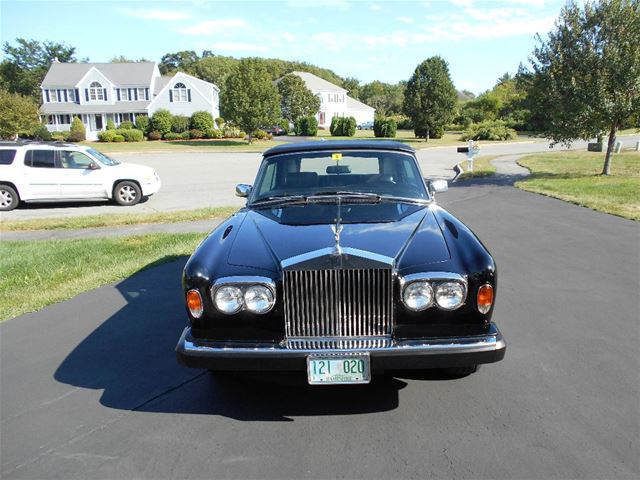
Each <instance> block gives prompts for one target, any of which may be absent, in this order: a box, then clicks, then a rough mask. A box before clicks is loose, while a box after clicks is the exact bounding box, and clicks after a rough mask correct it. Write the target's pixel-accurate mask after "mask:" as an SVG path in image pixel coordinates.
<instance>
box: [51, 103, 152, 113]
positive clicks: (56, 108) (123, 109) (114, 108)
mask: <svg viewBox="0 0 640 480" xmlns="http://www.w3.org/2000/svg"><path fill="white" fill-rule="evenodd" d="M149 103H150V102H147V101H144V102H117V103H115V104H114V105H108V104H107V105H78V104H77V103H45V104H43V105H42V106H41V107H40V112H41V113H43V114H45V115H50V114H53V113H63V114H64V113H68V114H72V115H75V114H79V113H136V112H144V111H145V110H146V108H147V106H148V105H149Z"/></svg>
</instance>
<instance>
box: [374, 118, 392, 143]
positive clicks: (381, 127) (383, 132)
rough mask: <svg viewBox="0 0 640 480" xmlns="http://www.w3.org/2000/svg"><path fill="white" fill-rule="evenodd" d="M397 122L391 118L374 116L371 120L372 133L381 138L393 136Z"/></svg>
mask: <svg viewBox="0 0 640 480" xmlns="http://www.w3.org/2000/svg"><path fill="white" fill-rule="evenodd" d="M397 129H398V124H397V123H396V121H395V120H394V119H393V118H382V117H379V118H376V119H375V120H374V122H373V134H374V135H375V136H376V137H381V138H393V137H395V136H396V131H397Z"/></svg>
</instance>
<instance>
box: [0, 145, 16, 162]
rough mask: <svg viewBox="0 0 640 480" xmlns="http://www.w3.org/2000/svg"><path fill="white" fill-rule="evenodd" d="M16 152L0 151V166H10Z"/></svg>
mask: <svg viewBox="0 0 640 480" xmlns="http://www.w3.org/2000/svg"><path fill="white" fill-rule="evenodd" d="M16 152H17V150H4V149H2V150H0V165H11V164H12V163H13V159H14V158H15V157H16Z"/></svg>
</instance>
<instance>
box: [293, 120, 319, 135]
mask: <svg viewBox="0 0 640 480" xmlns="http://www.w3.org/2000/svg"><path fill="white" fill-rule="evenodd" d="M295 131H296V135H301V136H303V137H315V136H316V135H317V134H318V120H316V117H315V116H308V117H301V118H299V119H298V120H297V121H296V125H295Z"/></svg>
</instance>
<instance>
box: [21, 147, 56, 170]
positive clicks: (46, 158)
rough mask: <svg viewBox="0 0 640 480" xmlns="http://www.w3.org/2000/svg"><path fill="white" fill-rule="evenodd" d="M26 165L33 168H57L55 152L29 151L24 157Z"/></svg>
mask: <svg viewBox="0 0 640 480" xmlns="http://www.w3.org/2000/svg"><path fill="white" fill-rule="evenodd" d="M24 164H25V165H26V166H28V167H33V168H55V166H56V151H55V150H29V151H27V153H26V155H25V156H24Z"/></svg>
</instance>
